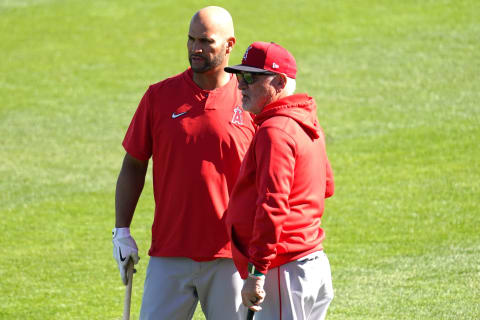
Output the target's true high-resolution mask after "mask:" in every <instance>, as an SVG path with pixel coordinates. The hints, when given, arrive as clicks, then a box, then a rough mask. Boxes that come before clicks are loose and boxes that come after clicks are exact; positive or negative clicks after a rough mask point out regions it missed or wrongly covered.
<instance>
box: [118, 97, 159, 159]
mask: <svg viewBox="0 0 480 320" xmlns="http://www.w3.org/2000/svg"><path fill="white" fill-rule="evenodd" d="M149 95H150V89H149V90H147V92H146V93H145V94H144V95H143V98H142V100H141V101H140V104H139V105H138V108H137V111H136V112H135V115H134V116H133V119H132V121H131V122H130V126H129V127H128V130H127V133H126V134H125V138H124V139H123V143H122V145H123V147H124V148H125V151H127V152H128V153H129V154H130V155H132V156H133V157H135V158H137V159H139V160H142V161H145V160H148V159H149V158H150V157H151V155H152V132H151V121H152V119H151V116H150V114H151V112H150V105H149Z"/></svg>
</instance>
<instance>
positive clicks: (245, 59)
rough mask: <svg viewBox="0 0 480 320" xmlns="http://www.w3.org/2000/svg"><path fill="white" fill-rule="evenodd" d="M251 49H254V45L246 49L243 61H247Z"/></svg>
mask: <svg viewBox="0 0 480 320" xmlns="http://www.w3.org/2000/svg"><path fill="white" fill-rule="evenodd" d="M250 49H252V46H249V47H248V48H247V51H245V54H244V55H243V59H242V63H243V62H245V61H247V56H248V51H249V50H250Z"/></svg>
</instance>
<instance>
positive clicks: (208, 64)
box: [188, 53, 224, 73]
mask: <svg viewBox="0 0 480 320" xmlns="http://www.w3.org/2000/svg"><path fill="white" fill-rule="evenodd" d="M195 56H197V57H201V58H202V59H203V61H204V65H203V66H202V67H194V66H193V64H192V56H189V57H188V61H189V62H190V67H192V70H193V72H195V73H204V72H207V71H209V70H212V69H213V68H216V67H218V66H219V65H221V64H222V63H223V59H224V56H223V55H222V54H221V53H219V54H218V55H216V56H214V57H213V59H212V60H208V58H206V57H203V56H201V55H195Z"/></svg>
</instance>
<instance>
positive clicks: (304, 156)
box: [226, 94, 334, 279]
mask: <svg viewBox="0 0 480 320" xmlns="http://www.w3.org/2000/svg"><path fill="white" fill-rule="evenodd" d="M255 122H256V123H257V125H258V126H259V127H258V130H257V132H256V134H255V136H254V137H253V141H252V143H251V145H250V147H249V149H248V151H247V153H246V155H245V158H244V160H243V163H242V166H241V167H240V174H239V177H238V180H237V182H236V184H235V187H234V189H233V192H232V195H231V197H230V201H229V205H228V209H227V213H226V225H227V231H228V233H229V236H230V239H231V240H232V254H233V259H234V262H235V265H236V266H237V269H238V271H239V272H240V275H241V277H242V278H244V279H245V278H246V277H247V276H248V272H247V264H248V262H251V263H253V264H254V265H255V267H256V268H257V269H258V271H260V272H262V273H267V271H268V269H271V268H275V267H278V266H280V265H283V264H285V263H288V262H290V261H293V260H296V259H299V258H301V257H303V256H306V255H308V254H310V253H312V252H314V251H318V250H322V249H323V247H322V241H323V239H324V237H325V234H324V231H323V229H322V228H321V227H320V224H321V217H322V214H323V208H324V199H325V198H328V197H330V196H332V195H333V190H334V184H333V174H332V170H331V167H330V163H329V162H328V158H327V154H326V151H325V138H324V135H323V131H322V128H321V127H320V125H319V123H318V120H317V115H316V105H315V101H314V100H313V98H312V97H309V96H308V95H306V94H295V95H292V96H288V97H285V98H283V99H280V100H278V101H276V102H274V103H271V104H269V105H267V106H266V107H265V108H264V109H263V110H262V112H261V113H260V114H258V115H257V116H256V117H255Z"/></svg>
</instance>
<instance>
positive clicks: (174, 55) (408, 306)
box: [0, 0, 480, 320]
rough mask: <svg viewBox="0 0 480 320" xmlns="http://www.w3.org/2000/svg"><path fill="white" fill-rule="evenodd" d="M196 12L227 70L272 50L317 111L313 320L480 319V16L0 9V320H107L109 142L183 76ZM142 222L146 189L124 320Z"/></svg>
mask: <svg viewBox="0 0 480 320" xmlns="http://www.w3.org/2000/svg"><path fill="white" fill-rule="evenodd" d="M209 4H216V5H221V6H224V7H225V8H227V9H228V10H229V11H230V12H231V13H232V16H233V18H234V22H235V26H236V36H237V47H236V49H235V51H234V54H233V57H232V58H231V64H236V63H239V61H240V59H241V56H242V54H243V52H244V50H245V48H246V47H247V46H248V45H249V44H250V43H251V42H253V41H256V40H263V41H275V42H277V43H280V44H281V45H283V46H285V47H286V48H288V49H289V50H290V51H291V52H292V53H293V54H294V55H295V57H296V59H297V63H298V65H299V74H298V82H297V87H298V91H306V92H308V93H309V94H310V95H312V96H313V97H315V99H316V101H317V104H318V108H319V110H318V114H319V117H320V121H321V123H322V125H323V127H324V129H325V131H326V134H327V143H328V153H329V157H330V160H331V163H332V166H333V168H334V172H335V178H336V194H335V196H334V197H333V198H331V199H329V200H328V201H327V204H326V211H325V215H324V227H325V229H326V231H327V239H326V241H325V247H326V252H327V253H328V255H329V258H330V262H331V265H332V274H333V280H334V287H335V290H336V296H335V299H334V301H333V302H332V305H331V307H330V309H329V314H328V317H327V318H328V319H330V320H332V319H338V320H344V319H362V320H363V319H372V320H373V319H374V320H378V319H422V320H423V319H432V320H433V319H435V320H438V319H452V320H453V319H479V318H480V231H479V230H480V228H479V225H480V209H479V207H480V200H479V199H480V162H479V159H480V148H479V141H480V19H479V16H480V2H479V1H478V0H457V1H455V0H423V1H422V0H417V1H413V0H405V1H393V0H392V1H387V0H385V1H374V0H345V1H334V0H322V1H296V2H294V1H284V0H279V1H271V2H270V1H265V2H261V1H215V2H214V3H207V2H204V1H182V2H176V1H146V0H141V1H125V0H121V1H120V0H111V1H106V0H96V1H91V0H81V1H80V0H64V1H59V0H57V1H55V0H0V220H1V223H0V241H1V242H0V257H1V261H2V262H1V263H0V292H1V293H0V319H119V318H120V317H121V314H122V310H123V294H124V287H123V285H122V284H121V281H120V278H119V275H118V271H117V268H116V265H115V262H114V260H113V258H112V253H111V250H112V245H111V232H110V231H111V228H112V227H113V224H114V191H115V182H116V178H117V174H118V171H119V169H120V165H121V160H122V157H123V154H124V151H123V148H122V146H121V141H122V139H123V135H124V133H125V130H126V128H127V126H128V124H129V122H130V119H131V117H132V115H133V112H134V111H135V109H136V107H137V104H138V102H139V100H140V98H141V96H142V95H143V93H144V91H145V90H146V88H147V87H148V85H149V84H151V83H154V82H157V81H160V80H162V79H163V78H165V77H167V76H170V75H173V74H176V73H179V72H181V71H183V70H184V69H185V68H186V67H187V66H188V62H187V51H186V40H187V31H188V24H189V20H190V17H191V16H192V14H193V13H194V12H195V11H196V10H197V9H199V8H201V7H203V6H206V5H209ZM152 212H153V198H152V187H151V178H148V179H147V184H146V188H145V190H144V194H143V195H142V197H141V200H140V203H139V205H138V208H137V213H136V215H135V218H134V222H133V224H132V232H133V235H134V237H135V238H136V240H137V243H138V244H139V247H140V255H141V257H142V259H141V261H140V264H139V265H138V267H137V269H138V273H137V276H136V278H135V283H134V288H133V294H134V296H133V300H132V315H133V316H134V318H138V313H139V310H140V303H141V294H142V288H143V279H144V277H145V269H146V265H147V261H148V257H147V250H148V246H149V237H150V234H149V232H150V231H149V230H150V225H151V222H152V217H153V213H152ZM195 319H196V320H199V319H204V316H203V314H201V310H200V309H199V310H197V313H196V316H195ZM226 319H228V316H226Z"/></svg>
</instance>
